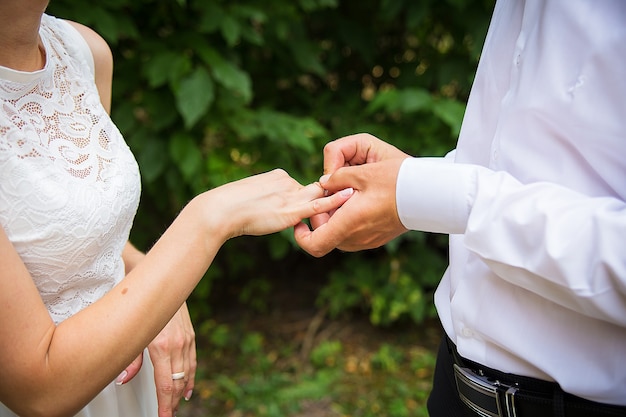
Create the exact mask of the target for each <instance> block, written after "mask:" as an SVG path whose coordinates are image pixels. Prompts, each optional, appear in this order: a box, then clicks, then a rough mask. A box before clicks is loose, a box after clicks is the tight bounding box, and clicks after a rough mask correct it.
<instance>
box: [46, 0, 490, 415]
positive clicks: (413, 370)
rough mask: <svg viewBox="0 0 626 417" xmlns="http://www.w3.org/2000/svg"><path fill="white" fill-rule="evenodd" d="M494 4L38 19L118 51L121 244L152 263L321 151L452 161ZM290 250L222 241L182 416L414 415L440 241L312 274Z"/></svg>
mask: <svg viewBox="0 0 626 417" xmlns="http://www.w3.org/2000/svg"><path fill="white" fill-rule="evenodd" d="M493 4H494V0H421V1H416V0H360V1H347V0H344V1H340V0H265V1H261V0H242V1H220V0H133V1H130V0H108V1H106V2H94V3H91V2H76V1H73V0H52V1H51V3H50V6H49V8H48V13H50V14H53V15H56V16H58V17H63V18H68V19H72V20H76V21H78V22H81V23H84V24H86V25H88V26H90V27H92V28H93V29H95V30H96V31H97V32H99V33H100V34H101V35H102V36H103V37H104V38H105V39H106V40H107V41H108V43H109V45H110V46H111V49H112V51H113V54H114V60H115V70H114V84H113V109H112V118H113V120H114V121H115V122H116V124H117V125H118V127H119V129H120V130H121V132H122V133H123V134H124V136H125V138H126V141H127V142H128V144H129V146H130V147H131V149H132V150H133V152H134V154H135V156H136V158H137V160H138V162H139V165H140V169H141V173H142V179H143V182H142V187H143V192H142V200H141V204H140V208H139V212H138V214H137V218H136V221H135V227H134V229H133V232H132V235H131V240H132V241H133V242H134V243H135V244H136V245H137V246H138V247H139V248H140V249H143V250H147V249H149V247H150V245H151V244H152V243H153V242H154V241H155V240H156V239H157V238H158V237H159V235H160V234H161V233H162V232H163V231H164V230H165V228H167V226H168V225H169V223H170V222H171V221H172V219H173V218H174V217H175V216H176V214H177V213H178V212H179V211H180V209H181V207H182V206H183V205H184V204H185V203H186V202H187V201H189V200H190V199H191V198H192V197H193V196H194V195H196V194H198V193H200V192H202V191H205V190H207V189H210V188H214V187H216V186H219V185H221V184H223V183H225V182H228V181H232V180H236V179H239V178H242V177H245V176H249V175H252V174H255V173H259V172H263V171H267V170H270V169H273V168H276V167H280V168H283V169H285V170H286V171H287V172H289V173H290V174H291V175H292V176H293V177H294V178H296V179H297V180H298V181H300V182H301V183H303V184H304V183H310V182H312V181H315V180H317V179H318V178H319V176H320V175H321V174H322V148H323V146H324V144H325V143H327V142H328V141H330V140H333V139H335V138H338V137H341V136H344V135H347V134H353V133H358V132H368V133H371V134H373V135H376V136H378V137H379V138H381V139H383V140H385V141H388V142H390V143H392V144H394V145H395V146H397V147H399V148H401V149H403V150H404V151H406V152H408V153H410V154H413V155H416V156H442V155H445V154H446V153H447V152H448V151H450V150H451V149H452V148H453V147H454V144H455V141H456V137H457V135H458V132H459V128H460V124H461V120H462V117H463V112H464V109H465V102H466V100H467V97H468V94H469V90H470V86H471V82H472V79H473V75H474V72H475V69H476V65H477V62H478V57H479V54H480V49H481V47H482V42H483V40H484V36H485V33H486V29H487V25H488V23H489V18H490V15H491V12H492V10H493ZM425 198H427V196H425ZM291 234H292V231H291V230H288V231H285V232H283V233H279V234H275V235H271V236H267V237H254V238H247V237H244V238H237V239H235V240H232V241H230V242H227V244H226V245H225V246H224V247H223V248H222V250H221V251H220V253H219V254H218V256H217V259H216V260H215V263H214V264H213V265H212V266H211V268H210V269H209V271H208V272H207V274H206V277H205V278H204V279H203V280H202V282H201V283H200V284H199V286H198V287H197V288H196V290H195V291H194V293H193V294H192V296H191V298H190V299H189V303H188V304H189V308H190V311H191V313H192V317H193V320H194V324H195V326H196V331H197V336H198V348H199V352H200V355H199V359H200V369H199V371H198V387H197V389H196V395H195V397H194V400H193V401H192V402H191V404H188V405H187V406H186V407H185V408H183V410H182V411H181V414H182V413H187V415H229V416H248V415H250V416H253V415H254V416H262V415H267V416H296V415H302V416H304V415H308V416H313V415H320V416H325V415H331V416H332V415H337V416H343V415H346V416H347V415H353V416H369V415H376V416H386V415H388V416H412V415H426V414H425V413H426V412H425V410H424V407H423V402H424V398H425V397H426V395H427V392H428V384H429V378H430V369H432V362H433V360H434V359H433V358H434V355H433V354H432V353H431V351H432V345H433V343H436V338H437V334H436V333H437V329H436V324H433V322H434V321H436V320H434V318H435V314H436V313H435V311H434V307H433V304H432V293H433V291H434V288H435V287H436V284H437V282H438V280H439V278H440V276H441V274H442V273H443V271H444V269H445V266H446V262H447V254H446V253H447V251H446V249H447V237H446V236H441V235H433V234H426V233H419V232H411V233H407V234H405V235H404V236H402V237H401V238H398V239H396V240H394V241H392V242H390V243H389V244H387V245H386V246H385V247H382V248H379V249H376V250H371V251H365V252H361V253H340V252H338V251H335V252H333V253H331V254H329V255H327V256H326V257H324V258H322V259H315V258H312V257H310V256H308V255H307V254H305V253H304V252H303V251H301V250H300V249H299V248H298V247H297V246H296V245H295V243H294V241H293V238H292V235H291ZM173 279H175V277H173ZM298 323H299V324H298ZM333 326H334V330H332V329H333ZM283 327H284V328H286V329H287V330H284V329H283V330H280V329H282V328H283ZM329 329H331V330H329ZM341 329H343V330H341ZM346 329H347V330H346ZM340 330H341V331H340ZM324 332H325V333H324ZM342 332H343V333H342ZM361 337H364V338H365V339H363V340H361V339H360V338H361ZM307 410H309V411H307ZM315 412H319V413H318V414H314V413H315ZM307 413H308V414H307Z"/></svg>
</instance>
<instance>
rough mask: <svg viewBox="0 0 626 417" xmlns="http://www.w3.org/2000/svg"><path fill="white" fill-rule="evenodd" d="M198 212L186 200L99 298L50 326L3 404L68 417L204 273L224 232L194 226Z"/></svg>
mask: <svg viewBox="0 0 626 417" xmlns="http://www.w3.org/2000/svg"><path fill="white" fill-rule="evenodd" d="M203 198H206V197H203ZM204 207H211V206H210V205H209V206H204ZM200 209H201V206H199V205H198V204H196V203H194V202H193V201H192V202H191V203H190V204H189V205H188V206H187V207H186V208H185V209H183V211H182V212H181V214H180V215H179V216H178V218H177V219H176V220H175V221H174V222H173V223H172V226H170V228H168V230H167V231H166V232H165V233H164V234H163V236H162V237H161V238H160V239H159V241H158V242H157V243H156V244H155V245H154V247H153V248H152V249H151V250H150V251H149V252H148V253H147V254H146V256H145V258H144V259H143V260H142V261H141V262H140V263H139V264H138V265H137V266H136V267H135V268H134V269H133V270H132V271H131V272H130V274H129V275H128V276H126V278H125V279H124V280H122V281H121V282H120V283H119V284H118V285H117V286H115V287H114V288H113V289H112V290H111V291H110V292H109V293H108V294H107V295H105V296H104V297H103V298H102V299H101V300H99V301H97V302H96V303H94V304H93V305H91V306H89V307H88V308H86V309H85V310H83V311H81V312H80V313H78V314H76V315H74V316H72V317H71V318H69V319H67V320H66V321H64V322H62V323H61V324H59V325H58V326H54V325H53V324H52V325H51V327H50V329H49V331H48V332H47V333H46V335H45V336H44V338H43V339H44V340H42V342H41V343H40V344H39V346H38V348H37V353H36V356H35V358H37V359H36V360H32V356H31V358H30V359H31V361H30V362H29V364H28V365H27V366H28V367H29V368H30V369H29V372H28V374H29V375H32V376H33V377H32V378H28V379H27V380H26V381H24V382H25V384H24V386H19V387H16V389H15V395H12V396H11V400H12V401H11V404H7V405H8V406H9V407H11V406H13V407H14V408H15V411H17V412H18V413H21V414H22V415H25V416H26V415H46V416H49V417H50V416H64V415H68V416H69V415H73V414H75V413H76V412H77V411H79V410H80V409H81V408H82V406H84V405H85V404H86V403H88V402H89V401H90V400H91V399H92V398H93V397H94V396H95V395H96V394H97V393H98V392H100V391H101V390H102V389H103V388H104V387H105V386H106V385H108V384H109V383H110V382H111V381H113V380H114V378H115V377H116V376H117V375H118V374H119V372H121V371H122V370H123V369H124V368H125V367H126V366H127V365H128V364H129V363H130V362H131V361H132V360H133V359H134V358H135V357H136V356H137V355H138V354H139V353H140V352H141V351H142V350H143V349H144V348H145V347H146V346H147V345H148V344H149V343H150V341H151V340H153V339H154V337H156V335H157V334H158V333H159V332H160V331H161V329H162V328H163V326H164V325H165V324H166V323H167V322H168V321H169V320H170V319H171V317H172V316H173V315H174V314H175V313H176V311H177V310H178V309H179V308H180V306H181V305H182V304H183V303H184V301H185V300H186V299H187V297H188V296H189V294H190V293H191V291H192V290H193V288H194V287H195V285H196V284H197V283H198V282H199V280H200V279H201V278H202V276H203V275H204V273H205V272H206V270H207V268H208V267H209V265H210V264H211V262H212V261H213V259H214V257H215V255H216V253H217V251H218V250H219V248H220V247H221V245H222V244H223V242H224V241H225V237H224V238H222V237H221V236H227V234H224V233H222V232H221V230H223V228H222V227H220V226H219V222H216V223H215V227H212V226H210V225H209V226H207V227H205V228H202V227H199V224H198V221H197V220H196V219H198V218H201V217H202V216H203V217H207V216H206V215H205V214H204V213H202V212H201V211H199V210H200ZM172 277H176V279H172ZM85 352H89V354H85Z"/></svg>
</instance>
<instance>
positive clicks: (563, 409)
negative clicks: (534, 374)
mask: <svg viewBox="0 0 626 417" xmlns="http://www.w3.org/2000/svg"><path fill="white" fill-rule="evenodd" d="M453 351H454V355H456V356H457V361H459V360H460V361H462V362H463V363H462V365H463V366H470V367H474V368H480V369H483V370H484V371H485V374H486V375H487V376H490V377H492V378H493V379H497V380H500V381H503V382H505V383H509V384H510V382H509V381H507V378H512V379H513V380H515V381H517V382H519V385H517V386H519V387H520V394H519V395H518V396H519V400H516V401H520V402H521V404H519V405H520V406H521V408H519V409H518V415H521V416H532V417H552V416H565V417H567V416H571V417H594V416H602V417H626V407H620V406H613V405H607V404H600V403H594V402H592V401H589V400H585V399H582V398H580V397H576V396H574V395H571V394H568V393H564V392H563V390H562V389H561V388H560V387H559V386H558V384H556V383H553V382H548V381H541V380H538V379H534V378H529V377H522V376H515V375H511V374H503V373H501V372H499V371H497V370H492V369H489V368H486V367H482V366H481V365H478V364H476V363H474V362H471V361H467V360H466V359H462V358H459V357H458V353H456V348H455V346H454V345H453V344H452V342H450V343H448V340H447V337H446V336H445V335H444V337H443V338H442V341H441V344H440V345H439V352H438V354H437V363H436V365H435V374H434V377H433V388H432V391H431V394H430V396H429V398H428V403H427V407H428V412H429V414H430V417H476V416H477V414H476V413H475V412H474V411H472V410H471V409H470V408H469V407H468V406H467V405H466V404H465V403H464V402H463V401H461V399H460V397H459V395H458V392H457V387H456V379H455V377H454V367H453V365H454V360H455V359H454V356H453V354H452V352H453ZM525 389H530V391H534V392H543V393H546V392H547V393H548V395H551V396H552V398H548V399H547V400H539V401H537V400H535V399H533V398H536V397H528V396H526V397H525V394H522V390H525ZM525 392H528V391H525ZM516 398H517V397H516ZM525 398H527V399H526V400H525ZM524 401H527V402H524Z"/></svg>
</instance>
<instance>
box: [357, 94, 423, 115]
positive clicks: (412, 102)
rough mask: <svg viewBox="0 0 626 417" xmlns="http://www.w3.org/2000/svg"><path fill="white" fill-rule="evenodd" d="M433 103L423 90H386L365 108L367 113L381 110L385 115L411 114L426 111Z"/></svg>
mask: <svg viewBox="0 0 626 417" xmlns="http://www.w3.org/2000/svg"><path fill="white" fill-rule="evenodd" d="M432 103H433V99H432V96H431V95H430V93H429V92H428V91H426V90H423V89H418V88H407V89H404V90H386V91H381V92H380V93H378V94H377V95H376V96H375V97H374V99H373V100H372V101H371V102H370V104H369V106H368V107H367V111H368V113H370V114H371V113H374V112H376V111H378V110H383V111H385V112H386V113H390V114H392V113H396V112H400V113H403V114H411V113H415V112H418V111H423V110H428V109H429V108H431V106H432Z"/></svg>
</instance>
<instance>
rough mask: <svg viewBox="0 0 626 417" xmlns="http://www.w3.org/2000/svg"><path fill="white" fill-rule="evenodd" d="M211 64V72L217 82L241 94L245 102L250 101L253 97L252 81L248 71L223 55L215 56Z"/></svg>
mask: <svg viewBox="0 0 626 417" xmlns="http://www.w3.org/2000/svg"><path fill="white" fill-rule="evenodd" d="M210 65H211V73H212V74H213V77H214V78H215V81H216V82H218V83H220V84H221V85H223V86H224V87H225V88H227V89H228V90H231V91H232V92H233V93H235V94H236V95H238V96H240V97H241V98H242V99H243V100H244V102H245V103H249V102H250V100H251V99H252V82H251V81H250V76H249V75H248V73H246V72H244V71H242V70H240V69H239V68H237V67H236V66H235V65H233V63H232V62H229V61H226V60H224V59H222V58H221V57H219V58H218V57H215V59H214V61H213V62H212V63H211V64H210Z"/></svg>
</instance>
